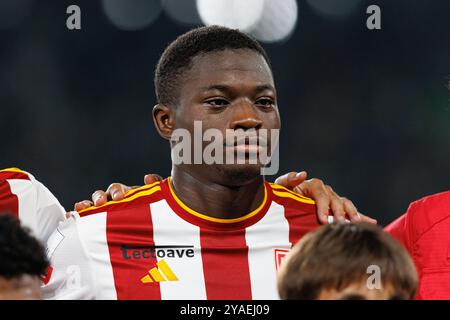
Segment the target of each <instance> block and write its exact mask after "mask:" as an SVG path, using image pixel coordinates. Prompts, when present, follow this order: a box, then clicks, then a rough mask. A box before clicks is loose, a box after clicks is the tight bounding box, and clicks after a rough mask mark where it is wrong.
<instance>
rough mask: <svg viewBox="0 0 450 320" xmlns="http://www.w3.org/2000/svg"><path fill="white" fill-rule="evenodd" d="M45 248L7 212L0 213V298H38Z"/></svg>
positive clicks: (45, 261)
mask: <svg viewBox="0 0 450 320" xmlns="http://www.w3.org/2000/svg"><path fill="white" fill-rule="evenodd" d="M47 268H48V261H47V259H46V256H45V251H44V248H43V247H42V246H41V245H40V243H39V242H38V240H36V239H35V238H34V237H33V236H31V234H30V233H29V230H28V229H26V228H23V227H22V226H21V225H20V222H19V221H18V220H17V219H15V218H14V217H12V216H11V215H9V214H0V300H22V299H41V298H42V294H41V291H40V284H41V280H40V278H41V276H42V275H43V274H44V273H45V272H46V270H47Z"/></svg>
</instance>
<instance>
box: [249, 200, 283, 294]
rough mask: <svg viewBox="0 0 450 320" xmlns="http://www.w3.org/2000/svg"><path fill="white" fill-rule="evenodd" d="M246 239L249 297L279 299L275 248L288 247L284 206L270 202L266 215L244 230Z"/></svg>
mask: <svg viewBox="0 0 450 320" xmlns="http://www.w3.org/2000/svg"><path fill="white" fill-rule="evenodd" d="M268 235H270V237H269V236H268ZM245 239H246V242H247V245H248V247H249V252H248V260H249V270H250V281H251V284H252V298H253V299H254V300H263V299H268V300H272V299H279V295H278V289H277V278H276V275H277V270H276V261H275V249H290V248H291V243H290V242H289V223H288V221H287V220H286V218H285V215H284V207H283V206H281V205H279V204H277V203H275V202H272V204H271V206H270V208H269V210H268V211H267V213H266V215H265V216H264V217H263V218H262V219H261V220H260V221H258V222H257V223H256V224H254V225H252V226H250V227H248V228H247V229H246V233H245ZM274 245H276V247H274Z"/></svg>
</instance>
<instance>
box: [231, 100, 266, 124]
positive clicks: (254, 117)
mask: <svg viewBox="0 0 450 320" xmlns="http://www.w3.org/2000/svg"><path fill="white" fill-rule="evenodd" d="M232 110H233V114H232V117H231V121H230V129H233V130H237V129H243V130H248V129H256V130H257V129H260V128H261V127H262V124H263V121H262V120H261V118H260V117H259V116H258V112H257V111H256V109H255V106H254V105H253V103H252V102H251V101H249V100H247V99H243V100H241V101H237V102H236V105H234V106H233V109H232Z"/></svg>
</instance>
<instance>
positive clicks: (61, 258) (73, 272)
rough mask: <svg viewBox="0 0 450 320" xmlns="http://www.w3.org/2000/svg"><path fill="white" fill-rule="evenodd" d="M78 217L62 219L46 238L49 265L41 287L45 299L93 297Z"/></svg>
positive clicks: (91, 281) (88, 266)
mask: <svg viewBox="0 0 450 320" xmlns="http://www.w3.org/2000/svg"><path fill="white" fill-rule="evenodd" d="M77 219H79V217H78V216H76V215H75V216H72V217H70V218H69V219H67V220H66V221H64V222H62V223H61V224H60V225H59V226H58V228H57V229H56V230H55V232H53V234H52V235H51V236H50V238H49V239H48V242H47V256H48V257H49V260H50V264H51V268H50V271H49V274H48V275H47V279H46V284H45V285H43V286H42V291H43V294H44V298H45V299H47V300H50V299H58V300H84V299H95V283H94V281H93V277H92V273H91V267H90V264H89V257H88V256H87V254H86V253H85V251H84V248H83V244H82V242H81V240H80V237H79V234H78V228H77Z"/></svg>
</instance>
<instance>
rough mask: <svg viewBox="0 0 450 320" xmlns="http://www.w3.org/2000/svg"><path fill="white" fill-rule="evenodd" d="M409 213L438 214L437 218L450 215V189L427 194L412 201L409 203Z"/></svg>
mask: <svg viewBox="0 0 450 320" xmlns="http://www.w3.org/2000/svg"><path fill="white" fill-rule="evenodd" d="M408 214H410V215H418V214H419V215H421V214H426V215H428V216H430V215H433V216H436V218H443V217H445V216H447V215H450V190H449V191H444V192H440V193H435V194H432V195H429V196H425V197H423V198H421V199H419V200H416V201H414V202H412V203H411V204H410V205H409V208H408Z"/></svg>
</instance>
